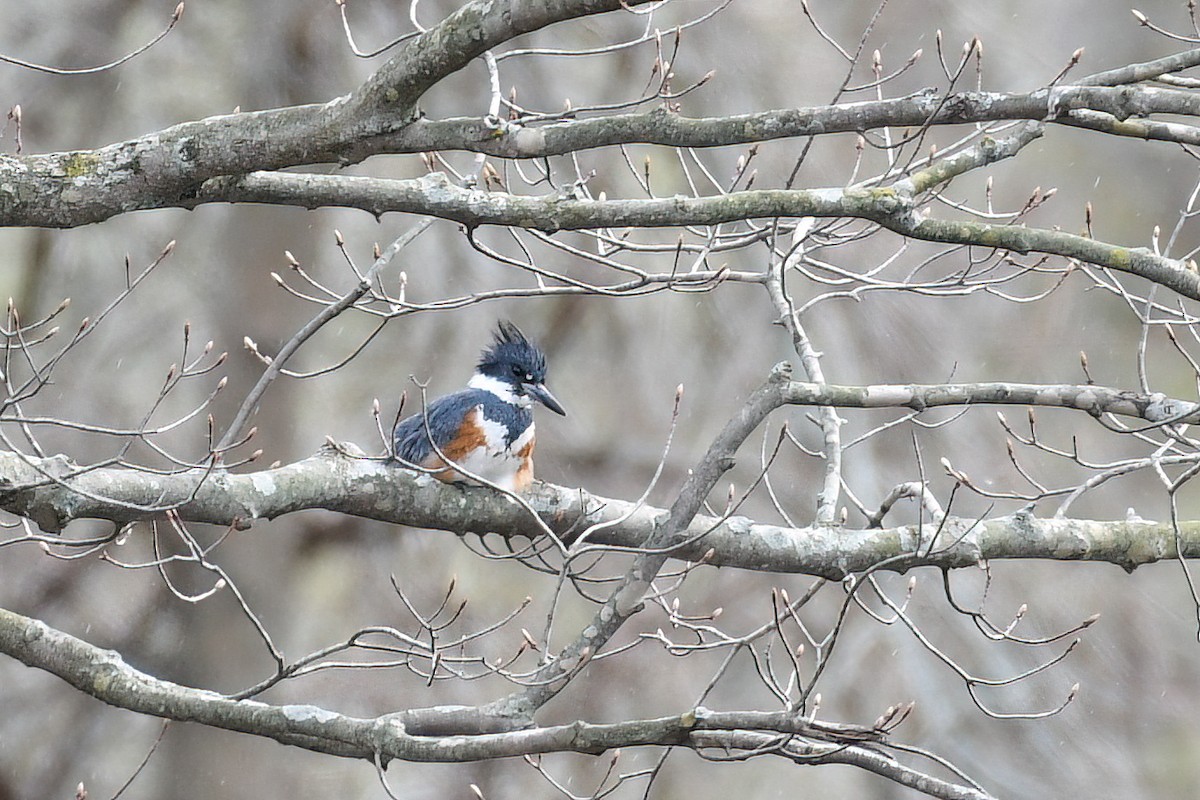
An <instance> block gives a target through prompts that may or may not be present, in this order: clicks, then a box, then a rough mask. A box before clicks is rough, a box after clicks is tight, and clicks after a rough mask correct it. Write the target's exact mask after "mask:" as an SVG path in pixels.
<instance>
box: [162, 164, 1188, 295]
mask: <svg viewBox="0 0 1200 800" xmlns="http://www.w3.org/2000/svg"><path fill="white" fill-rule="evenodd" d="M905 188H906V187H905V186H900V185H898V186H897V188H894V189H893V188H883V189H833V188H830V189H808V190H786V189H762V190H751V191H745V192H736V193H733V194H727V195H720V196H715V197H671V198H663V199H654V200H570V199H563V198H560V197H558V196H543V197H523V196H520V195H511V194H504V193H500V192H485V191H482V190H479V189H464V188H461V187H459V186H455V185H454V184H453V183H451V182H450V180H449V179H448V178H447V177H446V176H445V175H444V174H442V173H433V174H431V175H426V176H424V177H422V178H419V179H415V180H391V179H384V178H364V177H352V176H338V175H303V174H294V173H263V172H255V173H252V174H250V175H245V176H242V177H239V178H231V179H224V178H222V179H218V180H214V181H210V182H208V183H207V184H205V186H204V187H203V189H202V190H201V191H200V192H199V193H198V194H197V195H196V197H195V198H194V199H192V200H189V201H188V202H187V203H185V204H183V205H187V206H192V205H196V204H199V203H205V202H239V203H241V202H252V203H277V204H286V205H298V206H302V207H304V208H317V207H320V206H337V207H343V208H359V209H362V210H364V211H369V212H370V213H372V214H375V215H379V214H382V213H384V212H387V211H402V212H407V213H412V214H428V215H430V216H434V217H440V218H442V219H448V220H453V221H455V222H460V223H462V224H463V225H466V226H468V227H472V228H473V227H477V226H480V225H511V226H517V227H523V228H534V229H536V230H541V231H547V232H554V231H559V230H591V229H597V228H622V227H635V228H653V227H677V226H683V225H718V224H722V223H728V222H739V221H743V220H748V219H767V218H774V217H858V218H861V219H867V220H871V221H873V222H877V223H879V224H880V225H882V226H883V227H885V228H888V229H890V230H892V231H894V232H896V233H899V234H901V235H903V236H908V237H910V238H913V239H921V240H924V241H931V242H946V243H951V244H969V245H978V246H980V247H988V248H995V249H1000V250H1011V251H1013V252H1017V253H1046V254H1049V255H1056V256H1062V257H1064V258H1070V259H1075V260H1078V261H1084V262H1087V263H1089V264H1096V265H1098V266H1103V267H1108V268H1109V269H1114V270H1118V271H1121V272H1127V273H1130V274H1132V275H1138V276H1140V277H1142V278H1145V279H1147V280H1150V281H1153V282H1155V283H1158V284H1161V285H1163V286H1165V287H1167V288H1169V289H1171V290H1172V291H1175V292H1177V293H1179V294H1181V295H1183V296H1184V297H1190V298H1192V299H1195V300H1200V274H1198V273H1196V272H1195V271H1194V270H1192V269H1191V268H1190V267H1189V266H1188V265H1187V264H1186V263H1185V262H1183V261H1178V260H1175V259H1171V258H1164V257H1162V256H1156V255H1154V253H1152V252H1151V251H1150V250H1149V249H1147V248H1144V247H1138V248H1131V247H1122V246H1119V245H1113V244H1107V243H1105V242H1100V241H1097V240H1095V239H1089V238H1087V237H1085V236H1077V235H1075V234H1071V233H1066V232H1064V231H1059V230H1047V229H1044V228H1032V227H1024V226H1009V225H993V224H990V223H985V222H975V221H970V220H943V219H933V218H928V217H924V216H922V215H921V214H919V213H917V212H916V209H915V206H914V202H913V199H912V198H911V197H910V196H908V195H907V193H906V192H905V191H904V190H905Z"/></svg>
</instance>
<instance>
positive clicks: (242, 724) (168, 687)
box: [0, 609, 986, 798]
mask: <svg viewBox="0 0 1200 800" xmlns="http://www.w3.org/2000/svg"><path fill="white" fill-rule="evenodd" d="M0 652H3V653H5V654H7V655H9V656H12V657H13V658H16V659H17V660H18V661H21V662H22V663H23V664H25V665H26V666H30V667H34V668H36V669H41V670H45V671H46V672H49V673H51V674H52V675H55V676H57V677H59V678H61V679H63V680H64V681H66V682H67V683H69V684H70V685H72V686H74V687H75V688H76V689H78V690H80V691H81V692H84V693H85V694H88V695H91V696H92V697H95V698H96V699H98V700H101V701H103V702H105V703H108V704H110V705H113V706H116V707H118V708H123V709H127V710H129V711H134V712H137V713H141V714H149V715H152V716H156V717H162V718H164V719H172V720H178V721H181V722H196V723H200V724H202V725H209V726H212V727H215V728H222V729H224V730H230V731H237V732H240V733H247V734H252V735H255V736H262V737H266V738H269V739H274V740H275V741H278V742H281V743H282V744H287V745H294V746H297V747H302V748H304V749H306V750H313V751H315V752H319V753H327V754H330V755H336V756H343V757H348V758H361V759H366V760H369V761H374V760H375V759H376V757H377V756H378V758H379V761H380V762H381V763H383V764H386V763H387V762H388V761H391V760H392V759H400V760H403V761H417V762H441V763H455V762H466V761H481V760H485V759H492V758H508V757H514V756H523V755H536V754H539V753H556V752H575V753H587V754H591V755H599V754H601V753H604V752H607V751H609V750H612V749H615V748H618V747H636V746H645V745H659V746H668V747H670V746H685V747H692V748H696V749H705V748H713V747H720V748H731V749H734V748H736V749H744V750H750V751H753V750H757V749H759V748H758V746H757V745H755V746H746V745H745V744H744V742H743V741H742V740H745V739H746V737H750V738H751V739H753V740H754V741H761V740H762V739H763V738H766V737H767V734H763V733H758V732H757V731H763V730H768V731H774V732H777V733H785V734H788V737H789V739H788V740H789V748H790V749H791V750H792V751H793V753H794V754H803V755H804V756H805V757H804V758H803V759H799V758H797V759H795V760H796V761H797V762H798V763H802V764H811V765H819V764H823V763H845V764H854V765H856V766H860V767H863V768H866V769H869V770H871V771H873V772H877V773H879V774H881V775H884V776H885V777H889V778H892V779H894V780H897V781H899V782H901V783H902V784H904V785H908V786H925V787H932V790H931V789H928V788H927V789H925V791H927V792H928V793H930V794H931V795H932V796H934V797H951V798H958V797H965V798H985V797H986V795H985V794H983V793H980V792H974V791H972V790H969V789H967V787H961V786H957V785H955V784H951V783H947V782H945V781H942V780H939V779H937V778H933V777H932V776H929V775H926V774H924V773H921V772H919V771H917V770H914V769H911V768H909V767H905V766H902V765H900V764H899V763H897V762H896V761H895V760H894V759H892V758H890V757H887V756H884V755H882V754H880V753H879V752H878V751H877V750H872V749H867V748H865V747H862V746H860V745H859V743H860V742H864V741H869V742H875V743H877V744H876V745H875V747H876V748H878V747H879V746H885V745H886V738H885V737H884V736H883V734H881V733H879V732H875V731H872V730H871V729H870V728H863V727H860V726H851V725H839V724H836V723H825V722H820V721H817V720H813V719H810V718H807V717H804V716H801V715H796V714H785V713H770V712H768V713H763V712H732V713H731V712H713V711H709V710H708V709H705V708H696V709H693V710H691V711H688V712H685V713H683V714H679V715H676V716H669V717H659V718H656V719H640V720H629V721H625V722H616V723H599V724H596V723H588V722H583V721H576V722H573V723H570V724H566V725H555V726H547V727H537V728H529V729H522V730H508V731H502V732H498V733H477V734H473V735H462V734H461V733H458V734H454V735H451V734H441V735H434V734H426V733H415V732H414V731H412V730H410V724H408V722H409V720H410V715H409V714H408V712H398V713H395V714H385V715H383V716H380V717H375V718H373V719H361V718H356V717H349V716H346V715H343V714H339V713H337V712H334V711H330V710H327V709H324V708H319V707H317V706H310V705H283V706H276V705H269V704H267V703H261V702H258V701H254V700H231V699H229V698H227V697H224V696H222V695H220V694H217V693H216V692H210V691H205V690H201V689H193V688H191V687H187V686H181V685H179V684H176V683H172V682H170V681H165V680H161V679H159V678H155V677H154V676H152V675H149V674H147V673H145V672H141V671H140V670H137V669H134V668H133V667H131V666H130V665H129V664H127V663H126V662H125V660H124V659H123V658H122V657H121V655H120V654H119V653H117V652H115V651H113V650H103V649H101V648H98V647H95V646H94V645H91V644H88V643H87V642H85V641H83V640H81V639H78V638H76V637H74V636H71V635H70V634H67V633H64V632H62V631H59V630H56V629H54V628H51V627H50V626H49V625H46V624H45V623H44V622H42V621H40V620H36V619H32V618H30V617H26V616H23V615H21V614H17V613H15V612H12V611H8V610H6V609H0ZM462 710H463V709H462V708H461V707H457V706H446V707H442V708H439V709H426V711H439V712H442V713H443V715H444V716H453V715H455V714H458V713H459V712H460V711H462ZM741 727H745V728H749V729H751V730H741V729H740V728H741ZM739 737H740V738H739ZM772 738H777V737H772ZM964 792H966V793H964Z"/></svg>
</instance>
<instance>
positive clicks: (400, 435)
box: [392, 389, 481, 464]
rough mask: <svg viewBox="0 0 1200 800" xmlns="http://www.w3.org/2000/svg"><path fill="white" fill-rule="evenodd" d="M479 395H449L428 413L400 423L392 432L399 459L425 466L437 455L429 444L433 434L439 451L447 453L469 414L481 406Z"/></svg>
mask: <svg viewBox="0 0 1200 800" xmlns="http://www.w3.org/2000/svg"><path fill="white" fill-rule="evenodd" d="M478 394H479V392H478V391H477V390H473V389H468V390H466V391H462V392H455V393H454V394H448V395H446V396H445V397H439V398H438V399H437V400H434V401H433V402H432V403H430V404H429V406H428V407H427V408H426V409H425V412H424V413H418V414H413V415H412V416H411V417H406V418H404V419H402V420H400V422H399V423H398V424H397V425H396V430H395V431H393V432H392V444H393V446H394V453H395V455H396V458H397V459H399V460H401V461H404V462H407V463H409V464H421V463H422V462H423V461H425V459H427V458H428V457H429V456H430V455H432V454H433V447H432V445H430V443H429V434H430V433H432V434H433V441H434V443H436V444H437V447H438V449H439V450H442V451H445V449H446V448H447V447H449V446H450V443H451V442H452V441H454V437H456V436H457V435H458V431H459V428H460V426H461V425H462V421H463V419H464V418H465V417H466V415H467V412H469V411H470V410H471V409H473V408H475V406H477V405H479V404H480V401H481V398H480V397H478ZM426 418H428V430H426Z"/></svg>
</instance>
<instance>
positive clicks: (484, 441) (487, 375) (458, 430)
mask: <svg viewBox="0 0 1200 800" xmlns="http://www.w3.org/2000/svg"><path fill="white" fill-rule="evenodd" d="M545 380H546V356H545V355H543V354H542V351H541V350H539V349H538V348H537V346H536V345H535V344H533V343H532V342H530V341H529V340H528V339H526V338H525V334H523V333H521V331H520V330H519V329H518V328H517V326H516V325H513V324H512V323H511V322H507V321H504V322H501V323H500V325H499V329H498V330H497V332H496V335H495V341H494V342H493V344H492V346H491V347H489V348H487V349H486V350H484V351H483V355H481V356H480V358H479V364H478V365H477V366H476V367H475V375H474V377H472V378H471V381H470V382H469V383H468V384H467V388H466V389H463V390H462V391H459V392H455V393H454V394H449V395H446V396H445V397H439V398H438V399H436V400H434V401H433V402H432V403H429V405H428V406H426V408H425V410H424V411H423V412H422V413H419V414H414V415H413V416H411V417H407V418H405V419H403V420H401V421H400V422H399V423H398V424H397V425H396V429H395V431H393V433H392V442H393V444H394V453H395V457H396V458H397V459H398V460H400V461H402V462H404V463H407V464H415V465H417V466H420V467H424V468H426V469H431V470H437V471H436V472H434V473H433V477H435V478H437V479H438V480H441V481H445V482H447V483H475V481H474V480H472V479H471V478H469V477H467V476H466V475H464V474H462V473H461V472H459V471H458V470H456V469H454V465H458V466H461V467H462V469H463V470H464V471H466V472H469V473H471V474H472V475H476V476H478V477H480V478H482V479H484V480H486V481H488V482H490V483H494V484H495V485H497V486H499V487H500V488H502V489H506V490H508V491H510V492H521V491H524V490H525V489H527V488H528V487H529V484H530V483H531V482H532V481H533V441H534V439H533V401H534V400H536V401H538V402H539V403H541V404H542V405H544V406H545V407H546V408H548V409H550V410H551V411H553V412H555V413H556V414H562V415H563V416H564V417H565V416H566V415H567V412H566V409H564V408H563V407H562V405H561V404H560V403H559V402H558V400H556V399H555V398H554V395H552V394H550V390H549V389H547V388H546V385H545V383H544V381H545ZM427 426H428V427H427ZM430 434H432V435H433V443H432V444H431V443H430ZM435 444H436V445H437V447H436V448H435V447H434V446H433V445H435ZM439 453H440V455H439ZM443 467H444V469H442V468H443Z"/></svg>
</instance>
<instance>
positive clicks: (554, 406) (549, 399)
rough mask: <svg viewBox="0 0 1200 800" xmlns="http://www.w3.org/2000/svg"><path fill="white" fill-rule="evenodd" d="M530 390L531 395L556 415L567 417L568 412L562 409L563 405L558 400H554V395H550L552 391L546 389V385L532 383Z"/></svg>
mask: <svg viewBox="0 0 1200 800" xmlns="http://www.w3.org/2000/svg"><path fill="white" fill-rule="evenodd" d="M528 388H529V393H530V394H531V395H533V398H534V399H535V400H537V401H538V402H539V403H541V404H542V405H544V406H545V407H546V408H548V409H550V410H551V411H553V412H554V413H555V414H562V415H563V416H564V417H565V416H566V415H567V410H566V409H565V408H563V407H562V403H560V402H558V400H556V399H555V398H554V395H552V394H550V390H549V389H547V388H546V385H545V384H542V383H532V384H530V385H529V387H528Z"/></svg>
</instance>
